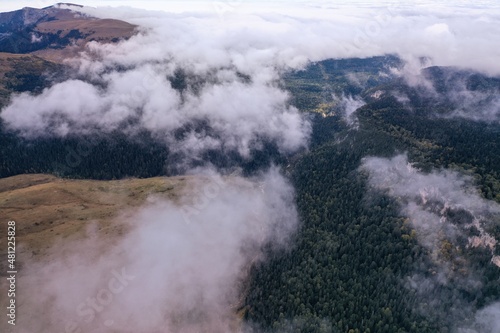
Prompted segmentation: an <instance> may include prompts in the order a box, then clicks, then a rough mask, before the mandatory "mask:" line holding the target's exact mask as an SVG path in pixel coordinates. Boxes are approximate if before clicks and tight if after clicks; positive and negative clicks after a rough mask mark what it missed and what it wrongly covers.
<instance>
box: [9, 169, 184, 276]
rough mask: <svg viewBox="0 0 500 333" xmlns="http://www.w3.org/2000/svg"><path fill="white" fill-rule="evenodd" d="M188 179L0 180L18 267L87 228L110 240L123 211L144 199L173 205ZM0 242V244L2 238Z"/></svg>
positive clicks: (117, 230) (118, 230) (82, 234)
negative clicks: (13, 231)
mask: <svg viewBox="0 0 500 333" xmlns="http://www.w3.org/2000/svg"><path fill="white" fill-rule="evenodd" d="M193 181H194V179H193V177H170V178H165V177H157V178H148V179H123V180H116V181H94V180H69V179H61V178H57V177H54V176H51V175H42V174H29V175H28V174H27V175H19V176H14V177H9V178H2V179H0V215H1V216H3V217H4V218H7V219H9V220H14V221H16V222H17V224H16V227H17V228H16V236H17V240H18V244H17V245H18V246H19V249H18V252H17V254H18V261H19V262H20V264H21V267H22V263H23V260H26V259H27V258H32V257H34V256H35V257H39V259H40V260H42V258H44V256H46V255H47V250H48V249H50V248H51V247H52V246H53V245H55V243H57V242H63V243H65V242H71V241H74V240H77V239H79V238H82V237H85V235H86V232H88V231H89V230H90V229H89V228H95V230H96V232H97V233H98V235H99V237H106V238H107V239H108V241H110V242H113V240H116V239H117V238H119V237H120V235H123V234H124V233H125V232H126V229H127V226H126V224H123V223H121V222H120V220H121V218H125V217H126V216H127V212H131V211H133V209H134V208H135V207H139V206H141V205H143V204H144V203H145V201H146V199H147V198H148V197H150V196H155V195H156V196H159V197H162V198H166V199H168V200H173V201H175V200H176V198H177V197H178V196H179V195H181V194H182V193H184V190H185V189H186V186H187V187H188V188H189V184H190V182H193ZM0 243H1V244H2V245H5V240H4V239H2V240H1V242H0ZM2 248H3V249H5V248H6V247H5V246H3V247H2ZM2 251H3V250H2ZM2 255H3V254H2ZM2 265H5V263H2ZM2 267H3V266H2ZM2 272H5V269H3V268H2Z"/></svg>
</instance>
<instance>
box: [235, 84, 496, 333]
mask: <svg viewBox="0 0 500 333" xmlns="http://www.w3.org/2000/svg"><path fill="white" fill-rule="evenodd" d="M397 84H398V85H401V84H402V82H401V81H399V82H398V83H397ZM385 88H386V86H384V85H382V86H378V87H374V88H372V89H370V88H369V90H367V91H368V92H370V91H371V92H373V91H376V90H378V89H385ZM414 93H415V98H417V97H418V99H419V101H420V103H421V104H420V107H416V108H411V109H408V108H405V107H404V105H402V104H401V103H399V102H398V101H397V100H396V99H395V98H393V97H385V98H381V99H373V100H372V101H371V103H369V104H368V105H366V106H364V107H362V108H361V109H360V110H358V112H357V117H358V118H359V129H358V130H355V129H350V128H349V127H347V126H345V123H344V122H343V120H342V118H341V117H339V116H332V117H326V118H324V117H320V116H318V117H316V118H315V122H314V132H313V133H314V134H313V142H312V149H311V151H310V152H309V153H308V154H305V155H302V156H300V157H299V158H297V159H296V160H295V162H294V164H293V165H292V166H291V168H290V169H291V170H292V173H291V175H292V180H293V182H294V185H295V188H296V191H297V194H296V195H297V204H298V208H299V212H300V214H301V219H302V221H303V225H302V228H301V230H300V232H299V233H298V235H297V239H296V245H295V247H294V248H293V249H292V250H290V251H289V252H286V253H282V254H280V255H277V256H274V259H273V260H271V263H269V264H266V265H264V266H262V267H259V268H257V269H255V272H254V280H253V283H252V285H251V287H250V288H249V290H250V292H249V294H248V296H247V299H246V303H245V308H244V309H245V315H246V319H247V320H248V321H250V322H253V323H254V324H256V325H258V326H261V327H264V328H268V329H282V330H283V331H286V332H289V331H290V332H349V333H350V332H451V331H453V329H454V328H455V327H457V326H458V325H466V323H467V322H468V321H470V320H471V319H472V316H473V313H474V309H477V308H480V307H482V306H485V305H487V304H491V303H492V302H494V301H495V300H498V299H499V298H500V287H499V285H500V284H499V282H500V269H498V267H496V266H494V265H492V264H491V263H490V262H489V261H490V259H491V254H490V253H488V251H487V250H479V249H474V250H468V251H466V252H464V253H462V254H461V256H462V258H463V259H464V260H467V261H468V262H469V263H470V264H469V266H468V267H467V269H468V273H469V274H473V273H471V272H476V273H477V275H478V276H480V277H481V278H480V279H481V283H482V287H480V288H478V289H473V290H471V289H470V288H468V287H467V286H465V285H464V284H463V281H462V280H460V279H456V280H453V281H451V283H450V284H449V285H447V286H446V287H443V286H434V287H433V289H432V288H431V290H428V291H427V292H425V293H422V294H419V293H416V289H412V288H409V287H408V286H407V281H408V278H409V277H410V276H414V275H415V274H418V275H419V276H420V277H423V278H424V279H425V277H428V278H432V276H433V274H435V271H437V270H438V268H437V267H435V265H436V264H435V263H433V262H431V261H430V260H429V253H428V252H427V250H425V249H424V248H422V247H421V246H420V245H419V244H418V243H417V241H416V239H415V231H412V229H411V227H410V226H409V225H408V223H407V221H406V220H405V219H404V217H402V216H401V213H400V212H399V209H398V205H397V204H396V203H395V202H394V200H393V199H391V198H389V197H387V196H385V195H384V194H383V193H377V192H374V191H372V190H370V189H369V188H367V184H366V178H365V177H366V175H364V174H363V173H361V172H359V171H358V167H359V165H360V163H361V159H362V158H363V157H365V156H386V157H388V156H393V155H394V154H397V153H401V152H407V153H408V156H409V159H410V160H411V161H412V162H414V163H415V164H416V165H417V166H418V167H419V168H421V169H422V170H424V171H425V170H431V169H435V168H438V169H439V168H450V169H454V170H459V171H461V172H463V173H465V174H469V175H471V176H473V177H474V178H475V179H476V183H477V186H478V188H479V189H480V190H481V191H482V194H483V196H484V197H485V198H487V199H496V200H497V201H499V202H500V200H499V199H500V196H499V193H500V192H499V190H500V187H499V184H500V183H499V181H500V178H499V177H500V174H499V172H500V170H499V165H500V146H499V144H500V126H498V125H495V124H488V123H485V122H474V121H470V120H466V119H460V118H445V117H438V116H437V112H436V110H435V109H433V103H431V102H429V101H428V100H427V99H426V97H425V96H420V95H419V96H417V94H418V92H414ZM315 98H317V97H315ZM315 98H312V99H311V100H310V101H309V102H310V103H311V104H312V105H313V104H314V103H316V102H317V101H315ZM441 107H442V106H441ZM305 108H308V107H307V106H306V107H305ZM440 111H441V113H443V112H444V111H443V110H440ZM459 213H460V212H455V214H459ZM499 229H500V227H499V226H498V225H496V226H492V227H491V230H489V231H490V232H491V233H492V234H494V236H495V237H496V238H497V239H499V237H500V233H499ZM443 252H445V250H444V249H443ZM445 257H446V256H445ZM450 260H451V256H450Z"/></svg>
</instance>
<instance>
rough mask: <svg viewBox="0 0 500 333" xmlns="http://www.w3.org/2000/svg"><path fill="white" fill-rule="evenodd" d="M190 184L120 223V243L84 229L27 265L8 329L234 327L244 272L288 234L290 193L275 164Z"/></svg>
mask: <svg viewBox="0 0 500 333" xmlns="http://www.w3.org/2000/svg"><path fill="white" fill-rule="evenodd" d="M189 188H190V189H189V190H186V191H187V193H185V194H183V195H181V196H180V198H179V202H178V203H175V204H174V203H172V202H170V201H165V200H159V199H154V198H152V199H151V200H150V202H149V204H147V205H146V206H144V207H142V208H141V209H139V210H138V211H137V212H136V213H134V214H133V216H132V217H131V218H129V219H127V220H126V221H122V223H125V224H126V225H127V226H128V227H127V229H129V231H128V232H127V234H126V236H124V237H123V238H117V237H115V238H110V236H109V235H108V236H107V237H106V238H105V237H103V236H99V232H94V233H92V232H90V231H89V234H88V237H87V238H86V239H85V240H82V241H78V242H72V243H71V244H67V243H66V244H65V243H62V244H61V245H60V246H59V247H55V248H54V250H53V253H52V254H51V255H50V256H49V257H48V259H47V260H42V261H40V260H37V261H36V262H35V261H34V260H30V261H29V262H25V269H24V270H23V276H22V278H21V279H20V280H19V281H20V282H18V283H19V288H18V289H19V293H20V294H19V296H18V300H19V302H20V303H21V304H22V318H21V315H20V316H19V317H20V318H19V320H18V323H17V325H16V331H18V332H23V333H28V332H30V333H31V332H159V331H161V332H235V331H239V330H240V329H241V327H240V326H241V323H240V319H238V317H237V315H236V312H237V310H238V307H239V306H241V304H242V303H241V299H240V297H241V295H242V293H243V289H244V286H245V285H244V283H243V282H244V281H245V280H246V279H247V278H248V274H249V271H250V268H251V266H252V265H254V264H255V263H258V262H260V261H262V260H263V259H264V247H266V246H269V245H271V248H275V249H276V248H283V247H284V246H286V245H287V244H288V243H289V238H290V236H291V235H293V232H294V231H295V230H296V227H297V224H298V217H297V212H296V210H295V208H294V197H293V189H292V187H291V185H290V184H288V182H287V181H286V180H285V179H284V178H283V177H282V176H281V175H280V173H279V170H277V169H274V168H273V169H270V170H268V171H266V172H263V173H262V174H261V175H260V176H258V177H255V178H252V179H243V178H239V177H235V176H232V177H226V178H223V177H220V176H218V175H217V174H213V173H212V174H211V175H209V176H206V175H205V176H200V181H199V182H196V183H194V184H190V186H189ZM193 198H197V199H196V200H195V201H196V202H197V203H195V202H193V200H192V199H193ZM89 230H90V229H89ZM111 234H113V233H111ZM268 248H269V247H268ZM27 314H31V316H30V317H27Z"/></svg>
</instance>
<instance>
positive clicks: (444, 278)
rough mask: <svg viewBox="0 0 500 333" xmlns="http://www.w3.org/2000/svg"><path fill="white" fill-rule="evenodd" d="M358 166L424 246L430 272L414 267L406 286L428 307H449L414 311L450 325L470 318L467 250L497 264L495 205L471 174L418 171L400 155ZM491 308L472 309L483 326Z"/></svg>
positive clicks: (473, 286)
mask: <svg viewBox="0 0 500 333" xmlns="http://www.w3.org/2000/svg"><path fill="white" fill-rule="evenodd" d="M361 169H362V170H364V171H366V172H368V180H369V184H370V185H371V186H372V187H373V188H375V189H378V190H382V191H384V192H385V193H387V194H388V195H390V196H391V197H392V198H394V199H395V200H397V202H398V203H399V204H400V207H401V213H402V214H403V215H404V216H406V217H407V218H408V220H409V223H410V224H411V226H412V227H413V228H414V229H415V231H416V235H415V237H416V238H417V240H418V242H419V243H420V244H421V245H422V246H423V247H424V248H425V249H427V251H428V258H429V259H430V260H431V261H432V265H431V266H430V267H429V269H430V270H431V271H432V272H431V274H429V272H422V271H416V272H415V273H414V275H412V276H411V277H408V280H407V285H408V286H409V287H410V288H412V289H414V290H416V291H417V295H418V296H419V297H420V298H421V299H423V300H424V302H426V303H430V304H434V305H433V307H436V308H443V305H442V304H448V303H449V307H447V309H446V311H447V313H446V314H440V313H438V312H434V313H430V312H429V311H428V310H427V309H424V308H422V309H420V310H421V311H423V312H424V313H426V314H428V315H431V316H434V317H436V316H441V317H440V320H442V321H446V322H447V323H448V324H449V325H451V326H456V325H457V324H458V323H459V322H460V321H461V320H463V319H466V318H468V317H469V318H470V317H471V316H472V317H473V313H474V310H473V306H472V304H471V303H470V301H467V300H466V299H464V297H463V294H462V292H463V291H464V292H465V293H469V292H473V293H477V292H478V291H479V290H480V288H481V287H482V283H481V280H482V277H481V276H480V274H481V272H479V271H478V270H477V268H473V267H472V266H474V263H473V262H471V261H470V260H471V259H470V257H469V256H468V255H467V253H469V252H470V251H473V250H480V251H481V252H482V253H484V254H485V255H486V256H489V258H490V262H489V265H497V266H499V262H500V261H499V260H498V259H500V258H499V257H498V256H496V255H495V248H496V247H497V243H498V240H496V239H495V238H494V237H493V236H492V235H491V234H490V233H489V232H488V230H489V228H491V227H492V226H494V225H495V224H496V223H498V220H499V218H500V205H498V204H497V203H496V202H493V201H489V200H486V199H484V198H482V197H481V196H480V195H479V193H478V192H477V190H476V189H475V188H474V185H473V182H472V179H470V178H468V177H466V176H463V175H461V174H459V173H457V172H454V171H449V170H439V171H432V172H430V173H423V172H421V171H419V170H418V169H416V168H414V167H413V166H412V165H411V164H410V163H409V162H408V158H407V156H406V155H398V156H395V157H393V158H391V159H387V158H377V157H369V158H365V159H364V161H363V164H362V167H361ZM499 267H500V266H499ZM420 269H421V268H420ZM480 269H484V267H481V268H480ZM443 287H444V288H443ZM451 300H452V301H451ZM450 302H451V303H450ZM497 310H498V306H494V305H492V306H491V307H488V308H485V309H483V310H481V311H479V312H477V314H476V317H477V318H478V319H477V320H478V322H479V321H481V325H483V326H484V325H487V326H488V325H490V326H491V327H493V326H494V325H497V324H495V322H494V321H496V319H495V317H494V316H491V312H492V311H494V312H495V313H496V316H497V317H498V315H499V313H498V311H497ZM471 314H472V315H471ZM455 320H456V322H455ZM459 331H460V330H459ZM483 331H484V332H490V331H485V330H481V332H483ZM494 331H495V330H493V331H491V332H494Z"/></svg>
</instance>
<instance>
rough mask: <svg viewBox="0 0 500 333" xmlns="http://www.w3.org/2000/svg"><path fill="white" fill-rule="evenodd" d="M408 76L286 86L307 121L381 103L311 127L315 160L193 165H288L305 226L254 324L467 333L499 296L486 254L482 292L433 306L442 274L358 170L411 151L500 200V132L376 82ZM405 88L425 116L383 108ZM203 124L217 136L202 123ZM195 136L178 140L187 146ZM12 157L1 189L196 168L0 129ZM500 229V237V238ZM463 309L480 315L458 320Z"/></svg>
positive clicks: (374, 67)
mask: <svg viewBox="0 0 500 333" xmlns="http://www.w3.org/2000/svg"><path fill="white" fill-rule="evenodd" d="M398 64H399V62H398V60H397V59H395V58H394V57H379V58H370V59H356V60H342V61H338V60H337V61H335V60H330V61H326V62H321V63H316V64H312V65H311V66H310V67H309V68H308V69H307V70H305V71H299V72H294V73H287V74H286V75H285V76H284V80H283V86H284V87H286V88H287V89H289V90H290V91H291V93H292V96H293V98H292V103H294V104H295V105H297V106H298V107H299V108H301V109H302V110H303V111H310V110H315V109H317V108H318V105H320V104H322V103H326V104H327V106H326V109H325V110H323V111H326V113H327V112H328V108H329V107H330V106H328V103H331V102H332V100H333V97H332V94H337V95H341V94H344V95H349V94H360V95H361V96H363V97H365V99H366V100H367V101H368V102H369V103H368V104H367V105H365V106H364V107H362V108H360V109H359V110H358V111H357V112H356V116H357V118H358V119H359V128H358V129H354V128H351V127H349V126H348V125H347V124H346V122H345V121H344V119H343V118H342V117H341V115H340V114H334V115H333V116H327V117H322V116H320V115H319V114H317V115H316V116H312V123H313V136H312V139H311V145H310V149H309V150H308V151H307V152H300V153H298V154H297V155H295V156H282V155H280V154H279V152H278V149H277V148H276V146H275V145H273V144H271V143H266V144H265V149H263V150H260V151H254V152H253V155H252V158H251V159H248V160H244V159H242V158H241V157H239V156H238V154H236V153H235V152H228V151H224V152H220V151H211V152H207V153H206V154H205V155H204V156H201V157H199V158H196V159H194V160H191V161H190V163H191V166H196V165H201V164H205V163H207V161H208V162H210V163H212V164H214V165H216V166H218V167H221V168H228V169H231V168H233V167H237V166H238V167H242V168H243V169H244V171H245V172H246V173H247V174H251V173H252V172H255V171H256V170H259V169H261V168H262V167H265V166H268V165H270V163H275V164H280V165H282V166H283V167H284V169H285V170H286V171H287V173H288V175H289V176H290V178H291V180H292V182H293V184H294V186H295V188H296V197H297V206H298V210H299V214H300V217H301V221H302V226H301V229H300V231H299V232H298V233H297V235H296V239H295V240H294V246H293V248H292V249H289V250H288V251H285V252H282V253H278V254H276V253H275V254H270V261H269V262H266V263H265V264H263V265H262V266H259V267H255V268H254V271H253V278H252V281H251V283H250V286H249V288H248V290H249V293H248V295H247V297H246V299H245V302H244V304H243V305H242V309H243V310H244V314H245V319H246V320H247V321H248V322H250V323H252V324H253V325H255V326H258V327H260V328H262V329H263V330H264V331H265V330H273V331H279V330H280V329H282V330H285V331H286V332H346V333H353V332H363V333H365V332H372V333H373V332H391V333H392V332H419V333H420V332H424V333H425V332H451V330H452V328H453V327H454V325H456V324H457V323H459V322H460V321H467V320H469V319H470V316H471V314H472V313H473V310H474V309H477V308H479V307H482V306H485V305H488V304H490V303H491V302H493V301H494V300H498V299H499V298H500V283H498V282H500V270H499V269H498V268H496V267H495V266H492V265H490V264H488V261H489V259H490V258H491V255H490V254H489V253H487V252H485V251H482V250H474V251H469V252H468V253H465V254H464V256H466V257H467V259H468V261H469V262H470V263H471V265H470V267H468V269H469V270H471V271H476V272H480V274H479V276H481V281H480V282H481V283H482V285H481V287H480V288H479V289H474V290H468V289H467V288H465V287H463V286H461V285H460V283H459V282H460V281H455V282H453V281H452V283H451V284H450V285H448V286H447V287H446V288H444V287H443V288H438V289H435V290H432V292H431V293H426V294H425V295H421V294H418V293H417V292H416V291H415V289H412V288H409V287H408V285H407V284H408V278H409V277H410V276H413V275H414V274H417V273H418V274H419V276H421V277H423V278H426V277H429V278H432V276H433V274H434V273H433V272H434V271H435V270H436V269H437V268H436V267H435V265H436V264H435V263H433V262H431V261H430V260H429V254H428V253H427V251H426V250H425V249H424V248H422V247H421V246H420V245H419V244H418V242H417V240H416V237H415V231H414V230H412V228H411V226H410V224H409V223H408V221H407V220H406V219H405V218H404V217H403V216H402V215H401V213H400V211H399V206H398V203H397V202H396V201H395V200H394V199H391V198H389V197H388V196H386V195H384V194H383V193H379V192H376V191H374V190H372V189H369V187H368V185H367V178H366V177H367V176H366V174H363V173H362V172H360V171H359V169H358V168H359V166H360V163H361V159H362V158H363V157H365V156H385V157H390V156H393V155H394V154H396V153H401V152H407V153H408V156H409V159H410V160H411V161H412V162H415V163H416V165H417V166H418V167H420V168H421V169H423V170H431V169H433V168H450V169H454V170H460V171H461V172H464V173H467V174H470V175H471V176H473V177H474V178H475V180H476V184H477V186H478V188H479V189H480V190H481V193H482V194H483V196H484V197H485V198H487V199H495V200H497V201H498V202H500V170H499V167H498V166H499V165H500V147H499V145H500V127H499V126H498V125H494V124H488V123H485V122H474V121H470V120H465V119H460V118H446V117H442V115H443V113H444V114H446V112H447V105H446V103H445V104H439V105H437V106H436V103H435V101H431V100H429V99H428V98H426V97H425V95H422V94H421V93H420V92H419V91H416V90H415V89H412V88H411V87H406V86H404V82H402V81H401V80H395V81H394V82H392V81H391V82H389V81H388V80H390V78H388V77H387V76H381V77H380V76H377V74H378V73H379V72H380V71H384V70H385V69H387V67H388V66H397V65H398ZM447 71H448V70H446V71H444V72H446V75H448V76H449V75H453V74H449V73H448V72H447ZM26 74H27V75H28V74H29V73H26ZM353 74H354V75H353ZM442 74H443V73H442V72H440V71H439V69H432V70H430V74H429V75H431V76H430V77H431V79H434V80H437V81H436V82H438V83H441V84H442V83H443V82H445V81H446V80H443V75H442ZM20 80H21V81H16V82H20V85H17V86H15V87H13V89H14V88H15V89H19V90H21V89H25V88H26V89H29V88H30V87H24V86H23V83H22V82H29V80H27V81H22V77H20ZM171 80H172V84H173V86H174V87H175V88H176V89H179V91H181V92H182V91H183V90H184V89H186V86H187V82H188V81H189V84H190V85H193V80H194V82H195V83H196V84H199V85H200V86H201V85H203V79H199V80H197V79H196V78H190V77H189V76H188V75H187V74H186V73H182V72H178V73H176V74H175V77H174V78H172V79H171ZM242 80H243V81H245V80H248V78H245V77H242ZM485 82H486V83H485ZM468 84H469V85H470V86H471V87H472V88H471V89H482V88H481V87H483V86H484V85H486V86H487V87H486V89H490V87H491V85H495V84H497V83H496V81H494V80H485V79H482V78H481V79H478V78H477V77H476V76H471V79H470V82H469V83H468ZM195 86H196V85H195ZM11 88H12V87H11ZM395 88H397V89H399V91H405V92H406V93H407V95H408V96H409V98H410V102H411V103H412V106H413V107H412V108H407V107H406V106H405V105H403V104H402V103H401V102H398V100H397V99H395V98H393V97H390V94H389V93H388V94H386V95H383V96H382V97H381V98H378V99H377V98H371V97H370V95H371V94H372V93H373V92H375V91H378V90H381V91H385V92H390V91H392V90H394V89H395ZM437 107H438V108H439V109H436V108H437ZM193 126H194V127H193V128H197V127H200V129H201V130H204V131H209V129H207V128H204V127H203V124H193ZM193 128H186V129H182V130H180V131H179V132H178V133H175V135H178V136H179V137H182V135H183V133H184V132H185V131H187V130H191V129H193ZM0 155H1V156H2V159H1V160H0V177H6V176H10V175H15V174H19V173H38V172H45V173H54V174H57V175H61V176H66V177H74V178H94V179H114V178H123V177H129V176H135V177H151V176H157V175H169V174H176V173H180V172H182V168H179V167H178V165H179V161H183V160H185V158H186V156H180V155H176V154H174V153H172V152H170V151H169V150H168V148H166V147H165V145H164V143H163V142H162V141H161V140H159V139H158V138H156V137H152V136H151V135H150V134H147V133H140V134H137V135H136V136H135V137H134V138H130V137H127V136H125V135H124V134H121V133H119V132H115V133H110V134H100V135H96V136H92V137H90V136H88V137H81V136H80V137H72V136H70V137H67V138H64V139H60V138H38V139H34V140H28V139H22V138H20V137H18V136H17V135H16V134H15V133H11V132H9V131H7V130H6V129H5V128H3V127H2V126H1V124H0ZM453 213H454V214H460V213H461V212H453ZM488 231H489V232H490V233H492V234H493V235H495V236H496V238H497V239H500V226H493V227H492V228H491V230H488ZM471 232H472V231H471ZM445 250H446V249H445ZM456 304H467V305H468V306H470V308H469V307H468V308H464V309H457V307H456V306H455V305H456Z"/></svg>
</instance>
